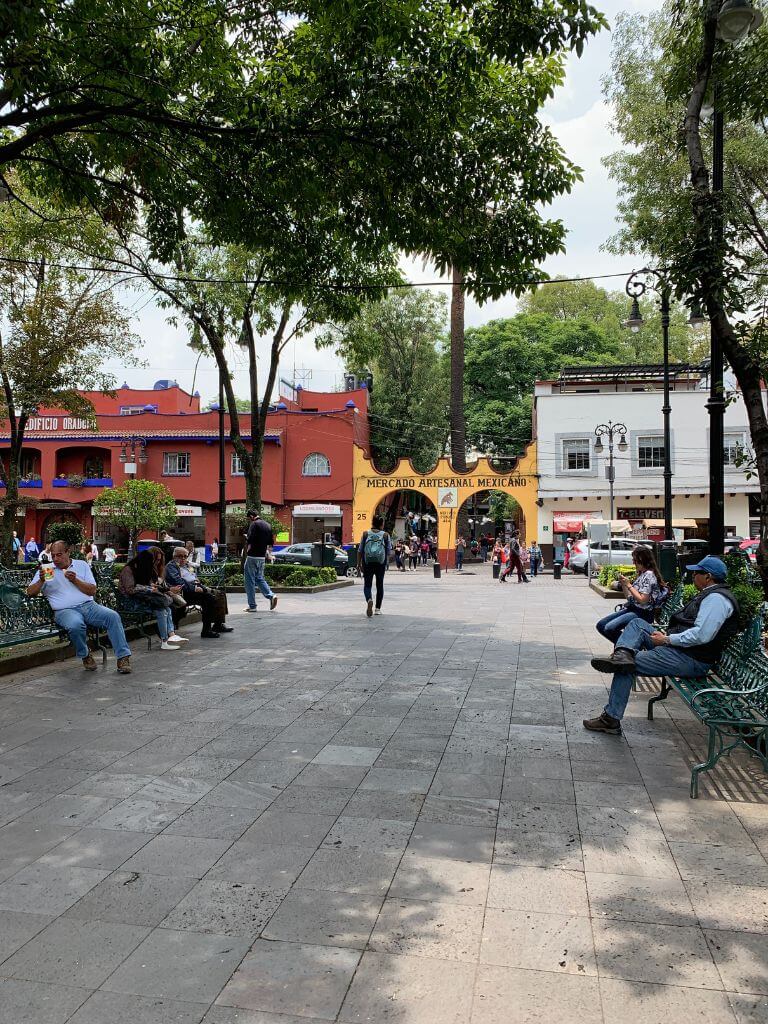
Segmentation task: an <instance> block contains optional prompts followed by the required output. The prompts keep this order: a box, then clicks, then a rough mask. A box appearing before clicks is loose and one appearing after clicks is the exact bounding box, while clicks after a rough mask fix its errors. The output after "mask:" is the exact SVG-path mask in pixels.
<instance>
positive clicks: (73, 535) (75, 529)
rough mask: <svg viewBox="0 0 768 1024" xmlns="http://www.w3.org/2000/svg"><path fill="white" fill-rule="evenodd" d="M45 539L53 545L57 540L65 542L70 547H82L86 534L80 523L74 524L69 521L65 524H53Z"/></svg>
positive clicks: (46, 532) (48, 528) (47, 530)
mask: <svg viewBox="0 0 768 1024" xmlns="http://www.w3.org/2000/svg"><path fill="white" fill-rule="evenodd" d="M45 539H46V540H47V541H49V542H50V543H51V544H53V542H54V541H56V540H63V541H64V543H65V544H69V546H70V547H78V548H79V547H80V545H81V544H82V543H83V541H84V540H85V533H84V531H83V528H82V526H81V525H80V523H73V522H72V521H71V520H69V519H67V520H65V521H64V522H63V523H51V525H50V526H49V527H47V529H46V531H45Z"/></svg>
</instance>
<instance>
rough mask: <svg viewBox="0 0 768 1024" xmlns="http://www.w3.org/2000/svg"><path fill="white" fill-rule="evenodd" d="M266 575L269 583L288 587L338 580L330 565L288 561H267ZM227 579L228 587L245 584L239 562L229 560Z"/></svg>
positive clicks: (226, 569)
mask: <svg viewBox="0 0 768 1024" xmlns="http://www.w3.org/2000/svg"><path fill="white" fill-rule="evenodd" d="M264 576H265V577H266V579H267V581H268V582H269V583H276V584H280V583H282V584H284V585H285V586H287V587H317V586H321V585H323V584H326V583H335V582H336V579H337V577H336V570H335V569H333V568H330V567H326V568H324V569H316V568H314V567H313V566H311V565H290V564H287V563H278V562H274V563H267V565H265V566H264ZM224 578H225V581H226V586H228V587H242V586H243V585H244V580H243V569H242V566H241V565H240V563H239V562H227V563H226V566H225V577H224Z"/></svg>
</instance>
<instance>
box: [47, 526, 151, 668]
mask: <svg viewBox="0 0 768 1024" xmlns="http://www.w3.org/2000/svg"><path fill="white" fill-rule="evenodd" d="M51 558H52V559H53V566H47V565H44V566H41V567H40V569H39V570H38V571H37V573H35V576H34V578H33V580H32V582H31V583H30V585H29V586H28V587H27V596H28V597H37V595H38V594H39V593H40V592H41V591H42V594H43V597H44V598H45V599H46V601H48V603H49V604H50V606H51V608H53V611H54V616H53V617H54V619H55V620H56V625H57V626H61V627H62V629H66V631H67V632H68V633H69V639H70V640H71V641H72V643H73V645H74V648H75V653H76V654H77V656H78V658H81V659H82V662H83V668H84V669H86V671H88V672H95V671H96V662H95V660H94V658H93V655H92V654H91V652H90V651H89V650H88V641H87V639H86V635H87V628H88V626H98V628H99V629H105V630H106V631H107V636H108V637H109V642H110V643H111V644H112V649H113V650H114V652H115V657H116V658H117V671H118V672H119V673H120V674H121V675H128V674H129V673H130V672H131V649H130V647H129V646H128V643H127V641H126V639H125V630H124V629H123V623H122V621H121V619H120V616H119V615H118V614H117V612H114V611H112V609H111V608H105V607H104V606H103V605H100V604H96V602H95V601H94V599H93V595H94V594H95V593H96V580H95V579H94V578H93V573H92V572H91V569H90V566H89V565H88V563H87V562H85V561H81V560H80V559H77V560H75V561H73V560H72V559H71V558H70V555H69V545H68V544H65V542H64V541H63V540H57V541H56V542H55V543H54V544H52V545H51Z"/></svg>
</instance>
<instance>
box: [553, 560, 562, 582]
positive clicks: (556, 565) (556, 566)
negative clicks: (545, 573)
mask: <svg viewBox="0 0 768 1024" xmlns="http://www.w3.org/2000/svg"><path fill="white" fill-rule="evenodd" d="M552 575H553V576H554V577H555V579H556V580H559V579H560V578H561V577H562V575H563V563H562V562H553V563H552Z"/></svg>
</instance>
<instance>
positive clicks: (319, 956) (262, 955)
mask: <svg viewBox="0 0 768 1024" xmlns="http://www.w3.org/2000/svg"><path fill="white" fill-rule="evenodd" d="M359 959H360V953H359V952H358V951H357V950H352V949H334V948H333V947H331V946H317V945H312V944H307V943H293V942H267V941H265V940H264V939H259V940H258V941H257V942H255V943H254V944H253V946H252V948H251V950H250V952H249V953H248V955H247V956H246V957H245V959H244V960H243V962H242V963H241V964H240V966H239V967H238V969H237V971H236V972H235V974H234V976H233V977H232V979H231V980H230V981H229V982H228V984H227V985H225V987H224V990H223V991H222V993H221V995H220V996H219V998H218V999H217V1000H216V1003H217V1005H221V1006H240V1007H243V1008H245V1009H251V1010H264V1011H267V1012H271V1013H287V1014H297V1015H299V1016H301V1017H319V1018H320V1019H321V1020H334V1019H335V1017H336V1015H337V1013H338V1011H339V1008H340V1007H341V1004H342V1001H343V1000H344V996H345V995H346V992H347V988H348V987H349V983H350V981H351V979H352V976H353V974H354V972H355V968H356V967H357V964H358V961H359Z"/></svg>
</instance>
